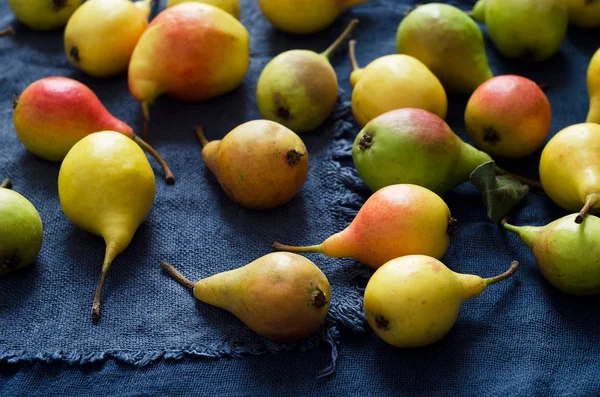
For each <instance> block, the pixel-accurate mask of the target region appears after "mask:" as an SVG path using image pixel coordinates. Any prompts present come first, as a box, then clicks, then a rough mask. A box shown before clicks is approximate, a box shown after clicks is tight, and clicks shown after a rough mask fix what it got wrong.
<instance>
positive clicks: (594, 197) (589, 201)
mask: <svg viewBox="0 0 600 397" xmlns="http://www.w3.org/2000/svg"><path fill="white" fill-rule="evenodd" d="M599 200H600V194H589V195H588V196H587V197H586V198H585V205H584V206H583V208H582V209H581V211H579V214H577V216H576V217H575V223H577V224H581V223H583V219H584V218H585V216H586V215H587V214H588V212H590V210H591V209H592V207H593V206H594V205H596V203H597V202H598V201H599Z"/></svg>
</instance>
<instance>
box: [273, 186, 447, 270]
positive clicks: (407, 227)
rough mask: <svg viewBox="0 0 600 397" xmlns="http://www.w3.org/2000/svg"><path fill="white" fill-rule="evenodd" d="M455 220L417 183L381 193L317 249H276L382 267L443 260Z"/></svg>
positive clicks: (367, 202) (368, 201) (288, 247)
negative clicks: (411, 258)
mask: <svg viewBox="0 0 600 397" xmlns="http://www.w3.org/2000/svg"><path fill="white" fill-rule="evenodd" d="M456 224H457V221H456V219H454V218H452V217H451V216H450V209H449V208H448V206H447V205H446V203H445V202H444V200H442V199H441V198H440V197H439V196H438V195H437V194H435V193H433V192H432V191H430V190H428V189H425V188H423V187H421V186H417V185H392V186H388V187H386V188H383V189H380V190H378V191H377V192H376V193H375V194H373V195H372V196H371V197H370V198H369V199H368V200H367V201H366V202H365V204H364V205H363V207H362V208H361V209H360V211H359V212H358V214H357V215H356V218H354V220H353V221H352V223H351V224H350V226H348V227H347V228H346V229H345V230H343V231H341V232H339V233H336V234H334V235H333V236H331V237H329V238H328V239H326V240H325V241H324V242H323V243H321V244H319V245H313V246H308V247H292V246H287V245H282V244H279V243H275V244H273V248H274V249H275V250H279V251H291V252H321V253H323V254H325V255H327V256H331V257H334V258H342V257H351V258H355V259H357V260H359V261H361V262H362V263H365V264H366V265H368V266H370V267H372V268H373V269H377V268H379V267H380V266H381V265H383V264H384V263H386V262H387V261H389V260H391V259H394V258H397V257H400V256H404V255H410V254H422V255H428V256H432V257H435V258H441V257H442V255H444V253H445V252H446V249H447V248H448V245H449V243H450V236H451V235H452V234H453V232H454V230H455V229H456Z"/></svg>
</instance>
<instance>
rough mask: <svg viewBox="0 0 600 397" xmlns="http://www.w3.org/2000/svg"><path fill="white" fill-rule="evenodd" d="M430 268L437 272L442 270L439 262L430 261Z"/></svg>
mask: <svg viewBox="0 0 600 397" xmlns="http://www.w3.org/2000/svg"><path fill="white" fill-rule="evenodd" d="M431 270H433V272H434V273H439V272H441V271H442V266H441V265H440V264H439V263H437V262H436V263H432V264H431Z"/></svg>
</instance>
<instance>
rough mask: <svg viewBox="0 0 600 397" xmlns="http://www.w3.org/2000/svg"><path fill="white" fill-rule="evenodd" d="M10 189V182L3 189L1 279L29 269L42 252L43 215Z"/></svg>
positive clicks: (0, 192) (0, 187)
mask: <svg viewBox="0 0 600 397" xmlns="http://www.w3.org/2000/svg"><path fill="white" fill-rule="evenodd" d="M10 186H11V184H10V180H8V179H6V180H5V181H4V182H3V183H2V184H1V185H0V276H4V275H6V274H8V273H11V272H13V271H15V270H17V269H20V268H23V267H26V266H29V265H30V264H31V263H33V261H34V260H35V258H36V257H37V256H38V254H39V252H40V249H41V248H42V236H43V227H42V219H41V218H40V215H39V213H38V212H37V210H36V209H35V207H34V206H33V204H31V203H30V202H29V200H27V199H26V198H25V197H23V196H21V195H20V194H19V193H17V192H14V191H12V190H10V189H9V188H10Z"/></svg>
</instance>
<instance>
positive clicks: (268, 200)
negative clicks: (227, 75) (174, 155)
mask: <svg viewBox="0 0 600 397" xmlns="http://www.w3.org/2000/svg"><path fill="white" fill-rule="evenodd" d="M196 134H197V135H198V139H199V140H200V143H201V145H202V159H203V160H204V163H206V166H207V167H208V169H209V170H210V171H211V172H212V173H213V174H214V175H215V177H216V178H217V180H218V181H219V184H220V185H221V187H222V188H223V190H224V191H225V193H227V195H228V196H229V197H230V198H231V199H232V200H233V201H235V202H236V203H238V204H239V205H241V206H243V207H246V208H250V209H260V210H264V209H270V208H275V207H279V206H281V205H283V204H285V203H287V202H288V201H290V200H291V199H292V198H293V197H294V196H295V195H296V194H297V193H298V192H299V191H300V189H302V186H303V185H304V182H305V181H306V178H307V176H308V151H307V150H306V147H305V146H304V143H303V142H302V139H300V137H299V136H298V135H296V134H295V133H294V132H293V131H291V130H289V129H288V128H286V127H284V126H282V125H280V124H277V123H275V122H273V121H268V120H253V121H249V122H247V123H244V124H242V125H239V126H237V127H236V128H234V129H233V130H231V131H230V132H229V133H228V134H227V135H225V137H224V138H223V139H222V140H218V141H211V142H209V141H208V140H207V139H206V138H205V136H204V132H203V130H202V127H197V128H196Z"/></svg>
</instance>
